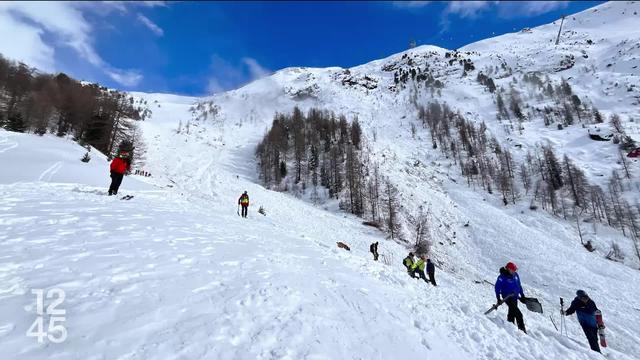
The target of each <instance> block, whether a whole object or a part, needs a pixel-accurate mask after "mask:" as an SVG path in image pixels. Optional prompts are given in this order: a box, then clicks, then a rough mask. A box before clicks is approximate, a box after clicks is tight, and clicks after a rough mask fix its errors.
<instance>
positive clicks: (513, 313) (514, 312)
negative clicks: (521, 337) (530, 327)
mask: <svg viewBox="0 0 640 360" xmlns="http://www.w3.org/2000/svg"><path fill="white" fill-rule="evenodd" d="M505 304H507V306H508V307H509V312H507V321H508V322H510V323H514V322H515V323H517V324H518V329H520V330H522V331H524V332H525V333H526V332H527V329H525V327H524V318H523V317H522V312H521V311H520V309H518V299H514V298H511V299H507V300H505Z"/></svg>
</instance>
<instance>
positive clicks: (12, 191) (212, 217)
mask: <svg viewBox="0 0 640 360" xmlns="http://www.w3.org/2000/svg"><path fill="white" fill-rule="evenodd" d="M639 7H640V6H639V5H638V3H637V2H636V3H631V2H626V3H619V4H616V3H608V4H605V5H602V6H600V7H598V8H597V9H598V11H597V12H596V13H593V10H588V11H586V12H583V13H581V14H577V15H575V18H576V19H577V20H572V18H571V17H568V18H567V19H566V20H565V30H566V31H574V32H575V34H574V33H567V38H569V39H571V37H572V36H577V37H581V38H584V39H583V40H584V41H586V39H587V37H590V38H592V40H593V41H594V42H595V45H593V48H592V49H591V48H589V50H587V51H590V52H589V54H588V55H589V56H588V58H584V57H581V58H579V59H578V60H579V61H585V62H586V61H594V64H590V63H587V64H584V66H582V65H583V64H581V63H579V62H577V63H576V65H575V66H574V67H573V68H571V69H568V70H565V71H561V72H558V73H554V72H551V73H549V75H550V77H551V78H552V79H554V80H559V79H560V77H565V78H567V77H575V78H576V79H578V77H580V76H582V77H580V78H579V79H578V80H576V82H575V85H574V82H572V86H574V88H575V89H576V92H577V93H579V94H580V95H581V96H583V95H587V96H588V97H589V99H590V100H591V101H593V102H594V103H596V104H597V106H598V107H599V108H600V110H601V111H602V112H603V113H605V114H610V113H613V112H617V113H620V114H621V115H623V116H624V119H625V120H626V122H625V126H627V130H628V131H629V132H631V133H633V126H634V124H633V123H631V122H630V121H628V120H629V118H630V117H634V116H635V117H636V118H640V113H639V110H638V107H637V106H634V105H633V104H634V101H636V100H635V98H634V96H635V94H636V93H635V92H634V91H637V90H638V88H637V85H636V87H635V90H632V91H627V90H626V88H625V89H623V90H624V91H622V90H620V89H619V88H616V87H615V86H614V82H615V81H618V82H619V83H620V84H622V83H621V81H623V80H624V81H627V82H629V84H638V75H639V72H638V69H637V68H633V66H635V65H633V64H635V63H634V61H636V62H637V61H638V58H637V55H638V53H639V50H638V48H637V47H635V48H634V47H633V46H634V44H637V41H636V42H635V43H634V42H633V41H629V39H636V40H637V39H639V38H640V36H638V32H637V29H636V28H637V27H636V26H635V25H634V24H637V22H634V20H633V19H635V18H633V16H635V15H633V13H634V11H636V10H640V9H638V8H639ZM622 12H625V14H624V16H623V15H621V13H622ZM594 14H595V15H594ZM601 18H602V19H609V21H610V22H613V21H614V20H615V21H616V22H615V23H617V24H619V26H610V27H602V26H600V25H598V26H595V25H593V24H594V19H601ZM572 21H575V22H576V23H578V24H580V26H577V25H575V26H573V27H571V22H572ZM598 24H599V22H598ZM554 31H556V32H557V28H556V27H555V26H552V25H547V26H543V27H540V28H535V29H532V32H531V33H528V32H527V33H522V34H520V33H518V34H510V35H505V36H504V37H498V38H496V39H498V40H496V39H491V40H486V41H484V42H479V43H476V44H472V45H469V46H468V47H467V48H468V49H469V51H471V50H473V51H476V52H477V54H474V55H472V56H473V58H474V62H476V63H477V64H480V65H478V66H479V67H480V66H481V64H482V63H483V62H486V63H490V62H491V61H493V60H492V58H493V57H496V58H497V57H498V56H499V59H498V60H495V61H503V60H504V61H508V62H509V64H510V65H511V66H512V67H513V68H514V69H516V71H519V70H518V69H520V70H522V71H527V70H531V71H533V70H540V71H548V70H549V69H550V68H553V66H554V65H557V62H558V61H559V60H560V59H564V57H563V55H562V54H560V53H561V52H563V51H566V52H569V53H573V52H575V51H578V52H580V50H581V49H582V48H581V46H582V45H580V44H578V45H575V47H571V46H570V45H566V46H565V45H562V46H563V47H562V49H561V50H555V48H554V47H553V43H549V39H552V41H553V40H554V39H555V33H554ZM625 31H626V32H625ZM585 33H586V35H584V34H585ZM580 34H582V35H580ZM596 34H597V36H596ZM523 36H528V37H532V38H534V39H538V40H537V41H539V42H527V41H521V38H522V37H523ZM563 38H564V35H563ZM500 39H501V40H500ZM624 40H627V41H626V42H624ZM623 42H624V43H623ZM621 43H623V44H622V45H620V44H621ZM521 44H529V45H526V46H525V45H522V46H520V45H521ZM543 44H545V45H543ZM516 45H519V46H516ZM492 47H493V48H495V50H493V51H492V50H491V49H492ZM614 48H615V49H616V50H615V51H617V50H618V49H619V50H620V51H622V52H623V54H618V56H616V57H615V59H617V61H618V62H617V63H616V64H617V65H612V66H609V67H608V66H607V64H608V63H609V60H608V59H607V58H606V56H608V55H604V54H613V53H614V52H613V51H614V50H612V49H614ZM545 51H546V52H545ZM445 52H447V50H446V49H440V48H437V47H431V46H423V47H419V48H416V49H412V50H410V51H407V52H405V53H402V54H396V55H393V56H391V57H389V58H387V59H382V60H376V61H373V62H371V63H369V64H365V65H362V66H359V67H356V68H353V69H350V70H349V73H348V74H347V73H346V71H345V69H340V68H328V69H309V68H289V69H284V70H282V71H279V72H277V73H275V74H274V75H273V76H270V77H267V78H264V79H261V80H258V81H256V82H253V83H251V84H249V85H247V86H245V87H243V88H241V89H238V90H233V91H229V92H226V93H222V94H217V95H214V96H212V97H209V98H206V99H198V98H192V97H180V96H175V95H165V94H142V93H137V94H134V95H135V96H137V97H141V98H144V99H146V100H147V101H148V103H149V104H150V107H151V110H153V115H152V117H151V118H150V119H149V120H147V121H145V122H143V123H142V124H141V127H142V130H143V135H144V138H145V142H146V144H147V148H148V152H147V154H146V158H147V164H146V165H145V169H146V170H148V171H150V172H151V173H152V174H153V175H154V176H153V177H151V178H142V177H136V176H128V177H126V178H125V179H124V181H123V186H122V190H121V191H120V193H121V194H132V195H135V197H134V198H133V199H132V200H129V201H122V200H119V199H118V198H117V197H107V196H104V195H105V192H106V188H107V187H108V182H109V178H108V163H107V162H106V159H105V158H104V157H102V156H100V155H98V154H97V153H94V152H92V153H91V154H92V160H91V161H90V162H89V163H88V164H86V163H82V162H80V158H81V157H82V155H83V154H84V153H85V151H86V150H85V149H83V148H82V147H79V146H77V145H75V144H74V143H72V142H71V141H68V140H65V139H59V138H56V137H53V136H45V137H37V136H34V135H23V134H15V133H9V132H6V131H0V169H3V170H2V173H1V174H0V209H1V210H0V348H1V350H2V354H3V355H2V356H3V358H5V357H6V358H7V359H45V358H46V359H76V358H77V359H122V360H124V359H276V358H277V359H280V358H284V359H299V358H305V359H396V358H406V357H426V358H434V359H445V358H446V359H504V358H519V359H599V358H601V357H600V355H598V354H594V353H592V352H591V351H589V350H588V346H587V344H586V340H585V338H584V335H583V334H582V330H581V329H580V327H579V326H578V324H577V321H576V320H575V317H570V318H567V325H568V330H569V334H568V335H569V336H568V337H565V336H561V335H560V334H559V333H558V332H557V331H556V330H555V329H554V327H553V325H552V323H551V320H550V319H549V316H551V317H553V318H554V320H555V322H556V324H559V304H558V298H559V297H560V296H562V297H564V298H565V299H566V300H567V301H570V300H571V299H572V298H573V294H574V293H575V290H577V289H578V288H581V289H584V290H586V291H587V292H588V293H589V294H590V295H591V296H592V297H593V299H594V301H595V302H596V303H597V304H598V306H599V307H600V308H601V309H602V310H603V312H604V316H605V321H606V323H607V326H608V327H607V334H608V341H609V348H608V349H605V354H606V355H607V356H608V357H609V358H612V359H640V355H639V354H640V306H639V305H638V302H637V299H638V298H640V288H639V287H638V284H639V283H640V272H639V271H638V270H637V269H638V267H639V266H640V263H638V261H637V260H636V259H633V257H632V254H633V249H632V247H631V244H630V242H629V241H626V240H624V239H622V237H621V235H620V234H618V233H617V232H614V231H607V230H605V229H600V230H599V236H598V238H597V239H595V240H594V241H595V244H596V248H597V251H596V252H594V253H588V252H587V251H585V250H584V248H583V247H582V246H581V245H580V241H579V239H578V237H577V232H576V229H575V228H574V226H573V224H571V223H567V222H564V221H562V220H560V219H557V218H555V217H552V216H550V215H548V214H547V213H545V212H541V211H538V212H532V211H530V210H529V209H528V207H527V206H525V204H521V205H516V206H510V207H507V208H505V207H503V206H501V203H500V201H499V199H497V198H494V197H492V196H489V195H486V196H484V195H485V194H482V193H480V192H477V191H474V190H473V189H470V188H468V187H466V186H465V183H464V182H463V181H462V179H460V178H459V176H458V169H457V168H455V167H451V166H450V165H449V162H448V161H446V159H443V158H442V157H441V156H440V155H439V154H437V153H435V152H434V151H433V150H432V149H431V148H430V141H429V134H428V133H427V131H426V130H424V129H418V131H417V134H416V136H415V138H414V137H413V136H412V134H411V124H412V123H416V124H417V120H416V117H417V116H416V115H417V114H416V110H415V108H414V107H413V106H411V105H410V103H411V102H412V100H411V99H412V98H416V97H417V98H418V100H419V101H421V102H423V101H428V100H429V99H430V98H429V95H428V94H427V93H422V92H420V91H414V92H412V90H411V89H407V90H406V91H398V92H391V91H389V90H388V87H389V86H391V85H392V84H393V75H392V74H391V73H389V72H385V71H382V70H381V68H382V67H383V66H385V65H389V64H396V63H397V64H400V63H402V62H403V61H405V60H403V56H404V55H405V54H406V55H407V56H412V57H415V59H416V60H415V61H429V63H430V64H431V66H432V69H433V70H434V72H436V73H439V74H441V75H442V79H443V80H444V81H445V82H446V86H445V88H444V89H443V90H442V97H440V98H439V101H446V102H447V103H449V104H450V105H452V106H453V107H454V108H455V109H459V110H460V111H461V112H462V113H464V114H465V115H466V116H468V117H469V118H473V119H476V120H477V121H482V120H486V122H487V125H488V126H489V128H490V130H491V132H492V133H493V134H495V135H496V136H497V137H498V138H499V139H501V141H504V142H505V143H509V142H508V140H506V137H507V136H506V135H505V134H504V133H503V132H502V131H503V130H502V126H501V125H500V124H498V123H497V122H496V121H495V120H493V119H494V118H495V106H494V105H493V103H492V99H491V97H490V95H489V94H487V93H485V92H483V90H482V88H481V86H480V85H479V84H478V83H477V82H476V81H475V74H473V75H472V76H469V77H467V78H462V77H460V75H461V74H460V72H461V71H459V70H460V69H458V70H455V71H452V70H450V69H448V68H447V67H446V66H445V65H443V64H444V63H445V61H444V53H445ZM485 52H486V53H487V54H484V53H485ZM536 52H538V54H536ZM547 52H548V53H550V54H552V55H553V56H549V55H548V54H547ZM427 54H430V55H428V57H427ZM557 54H560V55H557ZM580 54H582V53H581V52H580ZM556 55H557V56H558V57H557V58H556V57H555V56H556ZM634 56H635V58H634ZM574 57H575V56H574ZM531 58H533V60H532V61H530V62H527V63H525V60H527V59H529V60H531ZM420 59H422V60H420ZM554 59H556V60H558V61H556V60H554ZM581 59H584V60H581ZM527 61H528V60H527ZM591 65H594V66H596V71H595V72H592V74H585V75H580V74H582V72H583V71H584V68H589V67H590V66H591ZM532 67H534V68H532ZM537 67H540V68H537ZM365 75H366V76H367V77H368V78H369V79H365V78H364V77H365ZM623 78H624V79H623ZM345 79H355V80H354V81H357V82H360V83H364V84H369V83H371V82H372V81H376V82H377V84H378V85H377V87H376V88H371V89H370V88H366V87H363V86H360V85H356V86H348V85H347V86H345V85H344V84H343V82H347V83H348V81H345ZM371 79H374V80H371ZM500 81H503V82H505V83H506V81H507V79H502V80H498V81H497V82H498V83H499V82H500ZM609 86H611V88H610V89H609ZM599 91H603V92H605V93H602V94H601V93H599ZM614 99H619V100H620V101H619V102H618V101H614ZM196 102H198V103H200V106H201V109H195V108H193V109H192V106H194V103H196ZM296 105H297V106H299V107H300V108H301V109H302V110H303V111H306V110H307V109H309V108H310V107H314V106H315V107H321V108H324V109H329V110H332V111H335V112H336V113H342V114H345V115H347V116H348V117H349V120H351V119H352V117H354V116H357V117H358V118H359V120H360V121H361V123H362V125H363V129H364V130H365V137H366V142H367V145H368V146H369V148H370V149H371V150H372V154H371V156H372V158H373V159H376V160H377V161H379V162H380V166H381V169H382V170H383V171H384V173H385V174H386V175H388V176H390V177H391V178H393V179H394V182H395V184H396V185H397V186H398V188H399V189H400V191H401V193H402V195H401V197H402V200H403V203H404V204H405V205H406V207H407V208H408V211H412V210H414V209H415V208H417V207H418V206H420V205H423V206H425V207H428V208H429V209H430V210H431V213H432V214H433V218H432V224H431V235H432V237H433V240H434V246H433V258H434V259H435V260H436V263H437V265H438V269H437V272H436V277H437V280H438V284H439V286H438V287H437V288H433V287H431V286H429V285H426V284H424V283H422V282H419V281H416V280H412V279H410V278H409V277H408V276H407V274H406V272H405V271H404V269H403V267H402V265H401V261H402V258H403V257H404V256H405V255H406V253H407V249H406V248H404V247H403V246H401V245H399V244H397V243H396V242H393V241H389V240H386V239H385V236H384V234H382V233H380V232H378V231H377V230H374V229H372V228H369V227H365V226H363V225H361V224H360V221H361V220H360V219H357V218H355V217H352V216H349V215H345V214H342V213H336V212H331V211H326V210H325V209H324V206H323V205H318V206H314V205H311V204H309V203H307V202H304V201H302V200H299V199H296V198H295V197H293V196H290V195H287V194H282V193H277V192H273V191H269V190H267V189H265V188H263V187H262V186H260V185H259V181H258V179H257V178H256V171H255V170H256V169H255V160H254V150H255V146H256V144H257V143H258V141H260V139H261V137H262V136H263V134H264V133H265V131H266V130H267V128H268V126H269V125H270V123H271V121H272V119H273V115H274V113H275V112H277V111H279V112H290V111H291V110H292V109H293V107H294V106H296ZM209 109H211V111H209ZM205 111H206V112H208V115H207V116H206V118H205V117H204V115H202V114H203V113H204V112H205ZM194 116H195V117H197V119H195V120H194ZM525 126H526V129H525V131H524V133H523V134H522V135H520V134H511V135H509V136H510V138H511V139H512V140H511V141H514V142H517V143H521V144H523V150H522V152H523V153H524V152H526V149H527V148H531V147H533V146H534V145H535V144H536V143H539V142H545V141H550V142H552V143H554V144H555V145H556V146H557V147H558V150H559V151H561V152H566V153H568V154H570V155H571V156H572V157H573V156H576V159H575V160H576V161H578V162H580V164H581V165H583V166H585V167H587V168H588V169H589V168H591V169H592V171H591V172H588V175H589V176H590V178H592V179H594V178H597V176H598V174H599V173H601V172H605V173H608V172H610V170H611V169H612V168H614V167H615V166H616V165H615V164H612V160H611V159H613V157H614V156H615V149H614V146H613V145H609V144H607V145H605V146H602V147H598V148H595V146H594V145H593V144H594V143H591V145H588V144H587V143H588V142H585V141H583V139H584V137H585V136H586V135H585V131H586V130H585V129H581V128H578V127H577V126H576V127H575V128H571V129H568V130H566V131H553V130H552V129H547V128H545V127H544V125H543V124H541V123H539V122H538V123H526V124H525ZM178 128H180V130H181V131H180V133H177V130H178ZM187 128H188V130H187ZM521 155H522V153H520V156H521ZM417 162H418V165H415V164H416V163H417ZM635 165H637V163H636V164H634V166H635ZM634 171H637V170H634ZM454 180H455V181H456V182H454ZM243 190H247V191H248V192H249V195H250V197H251V200H252V207H251V208H250V212H249V218H248V219H242V218H240V217H239V216H238V215H237V213H236V211H237V208H236V202H237V198H238V196H239V195H240V194H241V193H242V191H243ZM260 206H263V207H264V208H265V210H266V216H262V215H260V214H258V213H257V209H258V207H260ZM467 223H468V224H469V225H468V226H464V225H465V224H467ZM612 240H617V241H618V242H619V244H620V245H621V247H622V248H623V251H624V252H625V253H626V254H628V257H627V259H626V260H625V261H626V262H625V263H617V262H611V261H608V260H606V259H604V256H603V255H604V254H603V252H605V251H606V248H607V247H608V246H609V244H610V242H611V241H612ZM337 241H343V242H346V243H347V244H348V245H349V246H350V247H351V251H350V252H347V251H345V250H342V249H339V248H337V247H336V244H335V243H336V242H337ZM374 241H380V253H381V255H382V258H381V260H382V261H380V262H374V261H373V260H372V259H371V255H370V254H369V253H368V247H369V244H370V243H372V242H374ZM507 261H515V262H516V263H517V264H518V265H519V267H520V271H519V273H520V276H521V278H522V281H523V285H524V288H525V293H526V294H527V295H528V296H534V297H537V298H539V299H540V300H541V302H542V304H543V307H544V309H545V313H544V314H535V313H531V312H527V311H526V310H524V309H523V312H524V315H525V322H526V324H527V328H528V331H529V333H528V334H527V335H525V334H523V333H521V332H519V331H518V330H517V329H516V328H515V326H513V325H511V324H509V323H507V322H506V320H505V317H506V309H505V308H500V309H499V310H498V311H497V312H494V313H492V314H490V315H489V316H485V315H483V312H484V311H485V310H486V309H487V308H488V307H489V306H491V304H492V303H493V301H494V300H495V299H494V295H493V287H492V283H493V282H494V281H495V277H496V276H497V271H498V268H499V267H500V266H502V265H504V264H505V263H506V262H507ZM34 288H44V289H50V288H61V289H63V290H64V291H65V293H66V300H65V302H64V303H63V304H62V305H61V307H62V308H64V309H66V312H67V315H66V317H67V321H66V327H67V330H68V338H67V340H66V341H65V342H64V343H61V344H54V343H44V344H38V343H37V342H36V339H34V338H31V337H27V336H26V335H25V333H26V331H27V329H28V328H29V326H30V325H31V324H32V323H33V321H34V320H35V318H36V314H35V312H36V309H35V304H34V296H33V295H32V294H31V289H34ZM521 307H522V306H521Z"/></svg>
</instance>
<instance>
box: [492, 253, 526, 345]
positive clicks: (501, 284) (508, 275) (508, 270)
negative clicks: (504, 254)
mask: <svg viewBox="0 0 640 360" xmlns="http://www.w3.org/2000/svg"><path fill="white" fill-rule="evenodd" d="M517 271H518V267H517V266H516V264H514V263H512V262H509V263H507V265H506V266H505V267H502V268H500V275H499V276H498V279H497V280H496V284H495V292H496V299H497V301H498V302H497V305H500V304H502V303H503V302H504V303H506V304H507V306H508V307H509V311H508V313H507V321H509V322H510V323H514V321H515V322H517V324H518V329H520V330H522V331H523V332H524V333H525V334H526V333H527V330H526V328H525V326H524V318H523V316H522V312H521V311H520V309H518V300H520V301H521V302H522V303H525V300H526V297H525V296H524V291H523V290H522V285H521V284H520V276H518V273H517ZM500 296H502V298H500Z"/></svg>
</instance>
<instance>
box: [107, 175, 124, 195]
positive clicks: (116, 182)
mask: <svg viewBox="0 0 640 360" xmlns="http://www.w3.org/2000/svg"><path fill="white" fill-rule="evenodd" d="M123 177H124V174H118V173H117V172H115V171H112V172H111V186H109V195H116V194H117V193H118V189H119V188H120V184H122V178H123Z"/></svg>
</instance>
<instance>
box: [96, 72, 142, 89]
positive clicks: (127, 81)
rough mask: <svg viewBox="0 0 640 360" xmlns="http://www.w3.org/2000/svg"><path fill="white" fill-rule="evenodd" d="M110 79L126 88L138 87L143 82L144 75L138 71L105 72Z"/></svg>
mask: <svg viewBox="0 0 640 360" xmlns="http://www.w3.org/2000/svg"><path fill="white" fill-rule="evenodd" d="M105 73H106V74H107V75H109V77H110V78H112V79H113V80H115V81H117V82H118V83H119V84H122V85H124V86H136V85H138V84H139V83H140V81H142V74H141V73H140V72H139V71H138V70H118V69H111V70H105Z"/></svg>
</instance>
